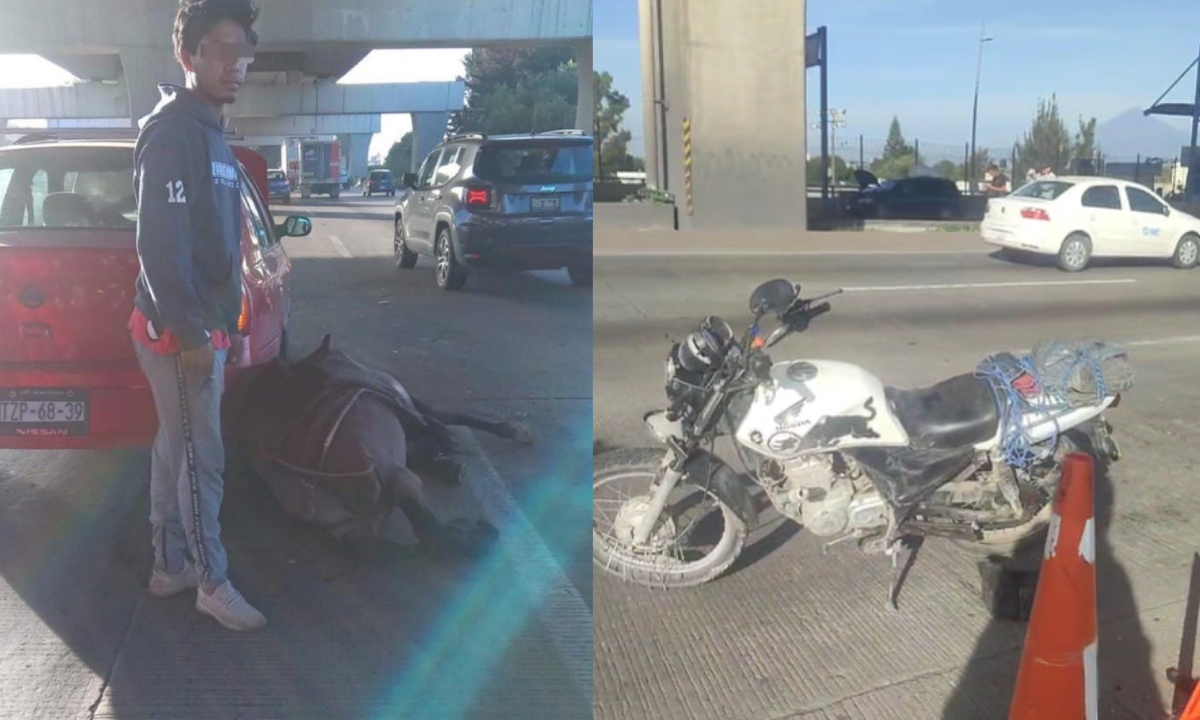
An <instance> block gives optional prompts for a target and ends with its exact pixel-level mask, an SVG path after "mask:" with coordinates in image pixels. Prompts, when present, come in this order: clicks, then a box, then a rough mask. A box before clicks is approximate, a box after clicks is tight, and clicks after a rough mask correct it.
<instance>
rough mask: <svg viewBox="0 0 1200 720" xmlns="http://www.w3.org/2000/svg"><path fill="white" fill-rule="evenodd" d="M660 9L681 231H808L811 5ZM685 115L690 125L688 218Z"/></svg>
mask: <svg viewBox="0 0 1200 720" xmlns="http://www.w3.org/2000/svg"><path fill="white" fill-rule="evenodd" d="M655 1H656V2H658V0H655ZM662 4H663V13H664V16H665V17H664V20H665V22H664V23H663V29H664V39H663V42H664V47H665V48H666V55H667V57H666V59H667V67H666V70H667V73H666V75H667V79H666V90H667V92H666V93H665V94H666V99H667V101H668V102H669V104H670V108H669V111H668V114H667V123H668V132H669V135H670V138H671V139H670V145H669V146H668V150H669V153H668V157H669V162H670V168H669V170H670V172H669V178H668V179H669V184H670V187H671V191H672V192H673V193H674V194H675V196H676V199H677V204H678V207H679V211H680V212H679V218H680V228H681V229H686V228H688V227H694V228H697V229H700V228H704V229H708V228H745V227H764V228H786V229H790V230H803V229H805V227H806V225H807V203H806V193H805V190H804V189H803V188H804V186H805V180H804V179H805V165H806V157H805V156H806V153H805V142H806V138H807V130H806V128H807V122H806V117H805V115H806V114H805V89H804V88H805V79H806V72H805V51H804V45H805V42H804V39H805V35H806V30H805V2H804V0H799V1H798V2H792V3H769V4H760V3H735V2H728V1H726V2H703V3H701V2H686V1H683V0H662ZM668 8H670V11H668ZM672 65H674V67H672ZM681 90H682V92H681ZM739 109H740V111H739ZM684 117H687V118H688V119H689V120H690V122H691V140H692V143H691V144H692V190H693V207H694V215H692V216H691V217H689V216H688V214H687V199H686V195H685V191H684V184H683V163H682V158H681V154H682V151H683V144H682V139H681V137H680V136H681V134H682V127H681V124H682V121H683V118H684Z"/></svg>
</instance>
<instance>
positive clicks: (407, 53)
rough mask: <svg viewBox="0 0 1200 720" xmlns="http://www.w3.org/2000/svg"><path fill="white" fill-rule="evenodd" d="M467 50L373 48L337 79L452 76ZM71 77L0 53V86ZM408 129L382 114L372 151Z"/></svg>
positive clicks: (402, 117)
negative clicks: (373, 49)
mask: <svg viewBox="0 0 1200 720" xmlns="http://www.w3.org/2000/svg"><path fill="white" fill-rule="evenodd" d="M470 52H471V51H470V49H462V48H457V49H432V50H430V49H423V50H375V51H373V52H371V53H370V54H369V55H367V56H366V57H365V58H363V60H362V62H360V63H359V64H358V65H356V66H354V68H353V69H351V70H350V72H348V73H346V74H345V75H344V76H342V78H341V79H340V80H339V81H338V82H339V83H344V84H363V83H390V82H394V83H399V82H438V81H442V82H444V81H450V80H455V79H457V78H458V77H459V76H461V75H462V74H463V58H464V57H466V55H468V54H469V53H470ZM74 80H75V78H73V77H72V76H71V74H70V73H69V72H67V71H66V70H63V69H62V68H60V67H58V66H57V65H54V64H53V63H50V62H49V61H47V60H44V59H42V58H41V57H38V56H37V55H0V89H13V88H34V87H55V86H60V85H67V84H70V83H71V82H72V81H74ZM26 124H28V125H36V123H26ZM42 125H43V126H44V123H42ZM411 129H412V122H411V120H410V119H409V116H408V114H407V113H401V114H387V115H382V116H381V118H380V130H381V132H379V133H376V134H375V136H374V138H373V139H372V140H371V151H370V152H371V155H380V156H381V157H382V156H384V155H386V154H387V151H388V149H389V148H391V146H392V144H393V143H395V142H398V141H399V140H400V138H401V137H403V136H404V133H406V132H408V131H409V130H411Z"/></svg>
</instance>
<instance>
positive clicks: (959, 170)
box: [933, 160, 963, 182]
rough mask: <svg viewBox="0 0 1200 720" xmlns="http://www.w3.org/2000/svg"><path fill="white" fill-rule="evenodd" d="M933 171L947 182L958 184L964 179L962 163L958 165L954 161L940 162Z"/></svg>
mask: <svg viewBox="0 0 1200 720" xmlns="http://www.w3.org/2000/svg"><path fill="white" fill-rule="evenodd" d="M933 170H934V172H936V173H937V174H938V175H940V176H941V177H944V178H946V179H947V180H953V181H955V182H958V181H959V180H962V178H963V167H962V163H956V162H954V161H953V160H939V161H938V163H937V164H936V165H934V166H933Z"/></svg>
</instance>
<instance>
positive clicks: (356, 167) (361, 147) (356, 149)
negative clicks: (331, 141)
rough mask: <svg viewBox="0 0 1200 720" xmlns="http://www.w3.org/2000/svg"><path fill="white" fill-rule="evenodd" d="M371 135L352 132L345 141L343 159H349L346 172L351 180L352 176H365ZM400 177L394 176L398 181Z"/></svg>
mask: <svg viewBox="0 0 1200 720" xmlns="http://www.w3.org/2000/svg"><path fill="white" fill-rule="evenodd" d="M372 137H374V136H373V135H367V134H365V133H354V134H352V135H350V138H349V140H347V142H346V157H345V161H349V169H348V170H347V172H348V173H349V175H350V179H351V181H353V180H354V178H361V177H366V176H367V164H368V163H369V161H370V154H371V138H372ZM399 180H400V178H396V181H397V182H399Z"/></svg>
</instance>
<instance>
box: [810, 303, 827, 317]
mask: <svg viewBox="0 0 1200 720" xmlns="http://www.w3.org/2000/svg"><path fill="white" fill-rule="evenodd" d="M831 309H832V306H831V305H830V304H829V303H827V302H823V303H821V304H820V305H814V306H813V307H812V309H810V310H809V311H808V313H806V314H807V315H808V316H809V317H810V318H815V317H817V316H818V315H824V314H825V313H827V312H829V311H830V310H831Z"/></svg>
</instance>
